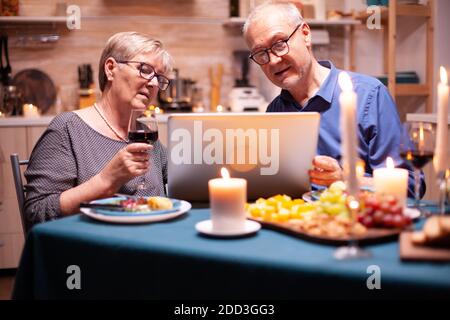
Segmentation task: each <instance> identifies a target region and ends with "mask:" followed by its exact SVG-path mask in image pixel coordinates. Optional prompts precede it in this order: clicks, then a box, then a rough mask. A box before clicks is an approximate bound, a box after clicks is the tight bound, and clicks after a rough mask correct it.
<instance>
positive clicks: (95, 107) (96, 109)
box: [94, 103, 128, 143]
mask: <svg viewBox="0 0 450 320" xmlns="http://www.w3.org/2000/svg"><path fill="white" fill-rule="evenodd" d="M94 109H95V111H97V113H98V114H99V116H100V118H102V119H103V121H105V123H106V125H107V126H108V128H109V129H111V131H112V132H113V133H114V134H115V135H116V136H117V138H119V139H120V140H122V141H125V142H126V143H128V139H125V138H124V137H122V136H121V135H120V134H118V133H117V131H116V130H115V129H114V128H113V126H112V125H110V124H109V122H108V120H106V118H105V117H104V116H103V114H102V113H101V112H100V110H99V109H98V107H97V104H96V103H94Z"/></svg>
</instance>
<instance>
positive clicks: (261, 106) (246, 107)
mask: <svg viewBox="0 0 450 320" xmlns="http://www.w3.org/2000/svg"><path fill="white" fill-rule="evenodd" d="M234 56H235V61H237V62H238V63H239V64H240V70H241V72H240V73H241V74H240V78H239V79H236V80H235V84H234V87H233V88H232V89H231V91H230V93H229V95H228V103H229V105H230V109H231V111H232V112H247V111H261V112H263V111H265V108H266V107H267V102H266V100H265V99H264V97H263V96H262V95H261V94H260V93H259V90H258V89H257V88H256V87H254V86H252V85H250V83H249V80H248V72H249V59H248V56H249V52H248V51H235V52H234Z"/></svg>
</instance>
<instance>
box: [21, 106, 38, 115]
mask: <svg viewBox="0 0 450 320" xmlns="http://www.w3.org/2000/svg"><path fill="white" fill-rule="evenodd" d="M22 111H23V116H24V117H25V118H36V117H39V110H38V108H37V107H36V106H35V105H32V104H30V103H26V104H24V105H23V106H22Z"/></svg>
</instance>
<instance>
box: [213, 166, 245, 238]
mask: <svg viewBox="0 0 450 320" xmlns="http://www.w3.org/2000/svg"><path fill="white" fill-rule="evenodd" d="M221 173H222V177H223V178H218V179H211V180H209V182H208V187H209V200H210V205H211V220H212V226H213V230H215V231H236V230H242V229H244V227H245V219H246V215H245V203H246V201H247V180H245V179H238V178H230V175H229V173H228V170H227V169H225V168H222V170H221Z"/></svg>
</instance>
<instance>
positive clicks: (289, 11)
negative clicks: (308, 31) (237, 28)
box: [242, 0, 304, 37]
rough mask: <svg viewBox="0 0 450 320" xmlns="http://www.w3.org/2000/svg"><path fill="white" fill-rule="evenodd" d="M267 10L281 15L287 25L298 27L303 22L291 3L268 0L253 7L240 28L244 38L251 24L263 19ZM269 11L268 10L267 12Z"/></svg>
mask: <svg viewBox="0 0 450 320" xmlns="http://www.w3.org/2000/svg"><path fill="white" fill-rule="evenodd" d="M268 9H270V11H272V12H278V13H280V14H282V15H283V17H284V18H285V20H286V22H287V23H288V24H292V25H299V24H301V23H302V22H303V21H304V20H303V17H302V15H301V14H300V11H299V10H298V9H297V7H296V6H295V4H293V3H291V2H284V1H283V2H281V1H280V0H278V1H276V0H269V1H266V2H264V3H262V4H260V5H259V6H257V7H255V8H254V9H253V10H252V12H250V14H249V16H248V17H247V19H246V20H245V23H244V26H243V27H242V33H243V34H244V37H245V35H246V34H247V31H248V28H249V27H250V25H251V24H252V23H253V22H255V21H257V20H259V19H264V14H265V13H266V10H268ZM270 11H269V10H268V11H267V12H270Z"/></svg>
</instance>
